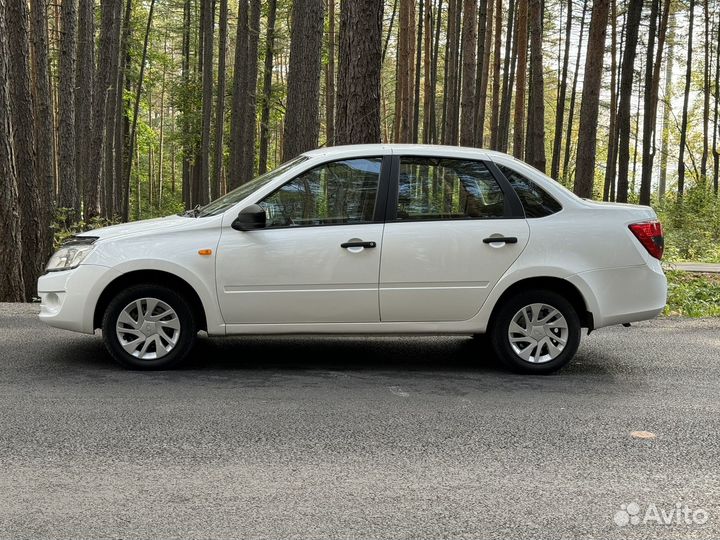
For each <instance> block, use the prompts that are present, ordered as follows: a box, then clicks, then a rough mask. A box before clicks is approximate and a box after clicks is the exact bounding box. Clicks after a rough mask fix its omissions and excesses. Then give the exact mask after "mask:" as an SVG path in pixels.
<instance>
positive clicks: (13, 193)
mask: <svg viewBox="0 0 720 540" xmlns="http://www.w3.org/2000/svg"><path fill="white" fill-rule="evenodd" d="M8 3H10V4H12V3H15V0H0V178H1V179H2V181H1V182H0V227H2V231H3V234H2V236H1V237H0V260H2V261H3V271H2V272H0V302H22V301H23V300H25V299H26V298H25V289H26V287H25V283H24V281H23V274H22V268H23V253H22V251H23V249H22V248H23V244H22V232H21V228H22V227H21V225H20V208H19V199H18V195H19V194H18V177H17V168H16V164H15V148H14V147H15V140H14V137H13V125H12V117H11V114H10V99H11V95H10V88H9V86H10V85H9V84H8V82H9V80H10V76H11V74H12V70H11V69H10V65H9V57H10V43H9V41H10V32H9V31H8V26H11V25H13V24H15V21H14V20H12V19H11V20H9V21H8V18H9V17H8V16H9V15H10V13H9V11H10V10H9V9H8ZM12 45H13V48H15V47H16V46H17V44H16V43H13V44H12ZM34 285H35V284H34V283H33V286H34Z"/></svg>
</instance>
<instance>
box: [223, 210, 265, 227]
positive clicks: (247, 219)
mask: <svg viewBox="0 0 720 540" xmlns="http://www.w3.org/2000/svg"><path fill="white" fill-rule="evenodd" d="M266 221H267V217H266V215H265V209H264V208H263V207H262V206H260V205H259V204H251V205H250V206H246V207H245V208H243V209H242V210H240V213H239V214H238V217H236V218H235V220H234V221H233V222H232V225H231V227H232V228H233V229H235V230H236V231H252V230H255V229H264V228H265V223H266Z"/></svg>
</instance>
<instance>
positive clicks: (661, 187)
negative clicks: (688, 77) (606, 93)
mask: <svg viewBox="0 0 720 540" xmlns="http://www.w3.org/2000/svg"><path fill="white" fill-rule="evenodd" d="M670 9H673V8H672V3H671V4H670ZM670 15H671V16H670V22H669V23H668V27H669V34H668V53H667V64H666V66H665V92H664V99H663V120H662V137H661V141H660V177H659V179H658V202H659V203H660V207H662V206H663V205H664V203H665V191H666V188H667V165H668V154H669V152H670V115H671V113H672V99H673V69H674V66H675V13H671V14H670ZM718 51H720V47H719V48H718ZM716 66H717V68H716V69H720V63H717V64H716ZM715 81H716V83H715V95H716V96H717V95H718V94H717V91H718V89H719V88H718V71H717V70H716V72H715ZM716 110H717V101H716ZM716 124H717V122H716ZM713 146H714V145H713ZM716 177H717V175H716Z"/></svg>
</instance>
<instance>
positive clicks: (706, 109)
mask: <svg viewBox="0 0 720 540" xmlns="http://www.w3.org/2000/svg"><path fill="white" fill-rule="evenodd" d="M658 1H659V0H653V5H655V3H656V2H658ZM703 19H704V22H705V43H704V44H703V51H704V52H705V61H704V62H703V108H702V126H703V142H702V155H701V157H700V182H701V183H702V184H705V181H706V180H707V162H708V141H709V140H710V131H709V122H710V47H711V45H712V40H711V39H710V0H703ZM715 45H716V46H717V43H716V44H715ZM646 99H647V97H646ZM650 99H652V96H651V97H650ZM648 187H649V186H648ZM645 204H650V193H649V190H648V202H647V203H645Z"/></svg>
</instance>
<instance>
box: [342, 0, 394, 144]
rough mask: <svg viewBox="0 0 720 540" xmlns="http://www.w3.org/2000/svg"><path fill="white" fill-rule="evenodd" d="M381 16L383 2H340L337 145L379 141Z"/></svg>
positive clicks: (370, 0)
mask: <svg viewBox="0 0 720 540" xmlns="http://www.w3.org/2000/svg"><path fill="white" fill-rule="evenodd" d="M382 13H383V2H382V0H341V2H340V35H339V40H338V44H339V51H338V53H339V59H338V85H337V110H336V115H335V118H336V122H335V132H336V139H337V143H338V144H362V143H379V142H380V67H381V63H380V58H381V55H382V50H381V46H382V42H381V39H382V38H381V36H382Z"/></svg>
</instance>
